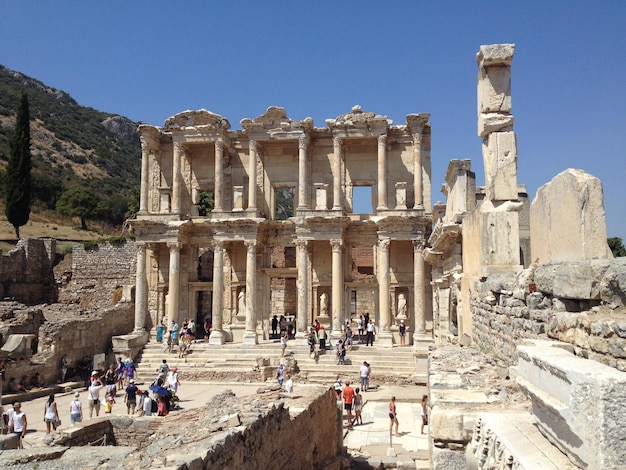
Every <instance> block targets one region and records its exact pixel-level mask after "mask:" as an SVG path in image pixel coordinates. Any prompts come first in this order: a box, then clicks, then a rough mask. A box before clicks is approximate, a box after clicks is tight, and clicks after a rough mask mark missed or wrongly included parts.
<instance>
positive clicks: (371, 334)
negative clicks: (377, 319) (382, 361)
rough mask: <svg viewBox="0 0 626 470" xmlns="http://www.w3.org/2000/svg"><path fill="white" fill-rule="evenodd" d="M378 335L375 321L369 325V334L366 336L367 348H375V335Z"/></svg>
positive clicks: (371, 321)
mask: <svg viewBox="0 0 626 470" xmlns="http://www.w3.org/2000/svg"><path fill="white" fill-rule="evenodd" d="M375 334H376V326H375V325H374V320H371V319H370V321H369V322H368V323H367V334H366V335H365V346H374V335H375Z"/></svg>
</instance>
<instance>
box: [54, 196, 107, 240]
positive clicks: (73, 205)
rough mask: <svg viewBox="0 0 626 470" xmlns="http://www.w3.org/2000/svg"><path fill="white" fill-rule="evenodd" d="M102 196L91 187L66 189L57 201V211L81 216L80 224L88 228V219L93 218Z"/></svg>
mask: <svg viewBox="0 0 626 470" xmlns="http://www.w3.org/2000/svg"><path fill="white" fill-rule="evenodd" d="M99 202H100V198H99V197H98V195H97V194H96V193H95V191H94V190H93V189H91V188H84V187H82V186H75V187H73V188H72V189H69V190H67V191H65V192H64V193H63V194H62V195H61V197H60V198H59V201H58V202H57V207H56V209H57V212H58V213H59V214H61V215H65V216H68V217H80V225H81V227H82V228H83V230H87V219H89V218H92V217H93V215H94V214H95V212H96V208H97V207H98V203H99Z"/></svg>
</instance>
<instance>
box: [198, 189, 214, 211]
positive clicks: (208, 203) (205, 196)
mask: <svg viewBox="0 0 626 470" xmlns="http://www.w3.org/2000/svg"><path fill="white" fill-rule="evenodd" d="M214 208H215V193H214V192H213V191H202V192H201V193H200V199H199V201H198V215H201V216H202V217H205V216H207V215H209V214H210V213H211V212H213V209H214Z"/></svg>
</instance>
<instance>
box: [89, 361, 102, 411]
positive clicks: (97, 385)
mask: <svg viewBox="0 0 626 470" xmlns="http://www.w3.org/2000/svg"><path fill="white" fill-rule="evenodd" d="M91 379H92V381H91V386H90V387H89V388H88V389H87V390H88V392H89V418H92V417H93V411H94V410H96V416H99V415H100V390H101V389H102V387H103V385H102V381H101V380H100V379H99V378H98V373H97V372H96V371H95V370H94V371H93V372H92V373H91Z"/></svg>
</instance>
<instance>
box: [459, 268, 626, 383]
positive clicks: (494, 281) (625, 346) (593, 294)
mask: <svg viewBox="0 0 626 470" xmlns="http://www.w3.org/2000/svg"><path fill="white" fill-rule="evenodd" d="M625 305H626V258H617V259H615V260H589V261H581V262H576V263H564V264H553V265H547V266H541V267H534V268H530V269H527V270H524V271H522V272H521V273H519V274H513V273H511V274H506V275H497V276H491V277H489V278H486V279H484V280H479V281H476V282H475V283H474V290H473V292H472V296H471V309H472V315H473V339H474V341H475V344H476V346H477V347H478V348H479V349H480V350H482V351H484V352H489V353H490V354H492V355H493V356H494V357H496V358H498V360H499V361H500V362H501V364H502V365H505V366H510V365H514V364H515V363H517V351H516V346H517V345H519V344H520V343H522V342H523V341H524V340H526V339H553V340H559V341H563V342H565V343H569V344H571V345H572V346H573V349H574V352H575V354H576V355H578V356H580V357H584V358H589V359H594V360H597V361H599V362H601V363H604V364H607V365H609V366H611V367H615V368H617V369H619V370H621V371H626V306H625Z"/></svg>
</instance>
